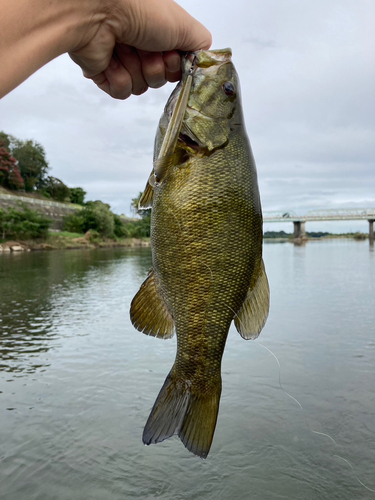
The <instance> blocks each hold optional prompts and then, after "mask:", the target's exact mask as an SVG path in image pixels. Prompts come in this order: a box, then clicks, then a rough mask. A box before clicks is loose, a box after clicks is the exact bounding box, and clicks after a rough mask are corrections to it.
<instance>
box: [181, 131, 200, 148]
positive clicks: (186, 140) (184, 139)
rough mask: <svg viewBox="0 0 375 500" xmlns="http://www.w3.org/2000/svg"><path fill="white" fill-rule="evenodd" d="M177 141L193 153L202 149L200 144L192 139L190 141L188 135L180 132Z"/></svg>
mask: <svg viewBox="0 0 375 500" xmlns="http://www.w3.org/2000/svg"><path fill="white" fill-rule="evenodd" d="M178 140H179V141H180V142H182V143H183V144H184V145H185V146H187V147H189V148H191V149H193V150H194V151H199V150H200V149H202V147H201V146H200V144H198V143H197V142H196V141H195V140H194V139H192V138H191V137H190V136H189V135H187V134H183V133H182V132H180V135H179V136H178Z"/></svg>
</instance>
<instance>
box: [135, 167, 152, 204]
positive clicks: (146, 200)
mask: <svg viewBox="0 0 375 500" xmlns="http://www.w3.org/2000/svg"><path fill="white" fill-rule="evenodd" d="M151 175H153V172H152V173H151ZM153 198H154V188H153V187H152V186H151V184H150V183H149V182H148V181H147V184H146V187H145V190H144V191H143V194H142V196H141V199H140V200H139V204H138V209H139V210H145V209H146V208H151V207H152V200H153Z"/></svg>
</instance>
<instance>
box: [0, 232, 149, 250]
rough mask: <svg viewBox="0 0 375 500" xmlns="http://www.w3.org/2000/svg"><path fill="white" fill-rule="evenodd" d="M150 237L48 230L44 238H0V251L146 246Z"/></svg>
mask: <svg viewBox="0 0 375 500" xmlns="http://www.w3.org/2000/svg"><path fill="white" fill-rule="evenodd" d="M148 246H150V238H118V239H110V238H102V237H100V236H99V235H98V234H97V233H96V232H95V231H88V232H87V233H86V234H79V233H69V232H67V231H61V232H50V233H49V234H48V237H47V238H46V239H44V240H25V241H23V240H8V241H4V242H2V241H1V240H0V253H10V252H31V251H40V250H74V249H93V248H111V247H129V248H131V247H148Z"/></svg>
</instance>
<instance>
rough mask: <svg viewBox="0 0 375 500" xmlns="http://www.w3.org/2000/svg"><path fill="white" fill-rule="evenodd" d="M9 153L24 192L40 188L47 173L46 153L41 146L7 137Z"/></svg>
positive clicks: (31, 141)
mask: <svg viewBox="0 0 375 500" xmlns="http://www.w3.org/2000/svg"><path fill="white" fill-rule="evenodd" d="M8 139H9V142H10V148H9V149H10V152H11V153H12V155H13V156H14V157H15V158H16V159H17V161H18V166H19V169H20V172H21V175H22V177H23V179H24V181H25V190H26V191H34V190H35V189H37V188H39V187H42V184H43V181H44V179H45V177H46V174H47V171H48V168H49V167H48V163H47V160H46V153H45V151H44V148H43V146H42V145H41V144H39V143H38V142H36V141H33V140H26V141H21V140H19V139H15V138H14V137H12V136H8Z"/></svg>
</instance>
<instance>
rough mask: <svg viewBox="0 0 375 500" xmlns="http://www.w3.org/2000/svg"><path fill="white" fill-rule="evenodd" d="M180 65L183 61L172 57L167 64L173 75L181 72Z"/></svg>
mask: <svg viewBox="0 0 375 500" xmlns="http://www.w3.org/2000/svg"><path fill="white" fill-rule="evenodd" d="M180 64H181V60H180V58H179V57H171V58H170V59H167V61H166V62H165V65H166V67H167V70H168V71H170V72H171V73H176V72H177V71H179V70H180Z"/></svg>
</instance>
